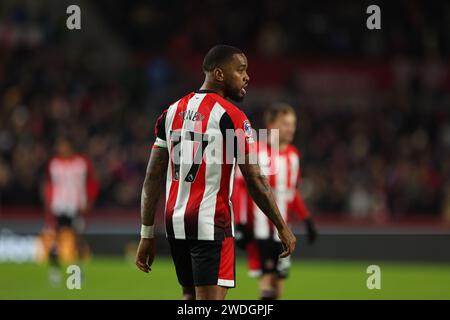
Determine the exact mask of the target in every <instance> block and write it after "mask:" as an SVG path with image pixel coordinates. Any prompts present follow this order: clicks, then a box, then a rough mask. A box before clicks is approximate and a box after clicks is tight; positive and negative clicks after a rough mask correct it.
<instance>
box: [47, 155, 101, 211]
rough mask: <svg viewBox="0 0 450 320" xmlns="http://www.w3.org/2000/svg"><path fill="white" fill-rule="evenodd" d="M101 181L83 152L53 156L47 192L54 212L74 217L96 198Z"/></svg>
mask: <svg viewBox="0 0 450 320" xmlns="http://www.w3.org/2000/svg"><path fill="white" fill-rule="evenodd" d="M97 192H98V183H97V181H96V179H95V174H94V170H93V167H92V164H91V162H90V161H89V160H87V159H86V158H85V157H83V156H81V155H74V156H71V157H66V158H63V157H53V158H52V159H50V161H49V163H48V167H47V177H46V187H45V195H46V201H47V204H48V206H49V209H50V211H51V213H52V214H53V215H62V214H64V215H67V216H72V217H73V216H75V215H76V214H78V212H79V211H81V210H84V209H85V208H86V206H87V203H88V201H89V200H91V199H93V198H95V197H96V195H97Z"/></svg>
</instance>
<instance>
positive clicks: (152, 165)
mask: <svg viewBox="0 0 450 320" xmlns="http://www.w3.org/2000/svg"><path fill="white" fill-rule="evenodd" d="M166 170H167V151H165V150H164V149H161V150H160V149H153V151H152V154H151V156H150V160H149V164H148V167H147V172H146V175H145V180H144V185H143V187H142V193H141V223H142V224H143V225H146V226H152V225H153V224H154V221H155V215H156V209H157V205H158V201H159V198H160V196H161V193H162V186H163V183H164V178H165V175H166Z"/></svg>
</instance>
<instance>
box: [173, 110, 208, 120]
mask: <svg viewBox="0 0 450 320" xmlns="http://www.w3.org/2000/svg"><path fill="white" fill-rule="evenodd" d="M178 115H179V116H180V117H182V118H183V120H191V121H202V120H203V119H204V118H205V116H204V115H202V114H201V113H200V112H197V111H195V112H194V111H192V110H187V111H182V112H180V113H179V114H178Z"/></svg>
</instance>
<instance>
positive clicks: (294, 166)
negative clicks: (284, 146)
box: [289, 152, 300, 190]
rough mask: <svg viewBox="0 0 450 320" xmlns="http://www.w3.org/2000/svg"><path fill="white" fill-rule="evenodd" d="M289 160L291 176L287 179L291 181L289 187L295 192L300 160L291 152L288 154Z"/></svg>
mask: <svg viewBox="0 0 450 320" xmlns="http://www.w3.org/2000/svg"><path fill="white" fill-rule="evenodd" d="M289 160H290V162H291V176H290V177H289V179H291V186H292V188H293V189H294V190H295V189H296V188H297V176H298V170H299V168H300V159H299V157H298V155H297V154H296V153H294V152H291V153H290V154H289Z"/></svg>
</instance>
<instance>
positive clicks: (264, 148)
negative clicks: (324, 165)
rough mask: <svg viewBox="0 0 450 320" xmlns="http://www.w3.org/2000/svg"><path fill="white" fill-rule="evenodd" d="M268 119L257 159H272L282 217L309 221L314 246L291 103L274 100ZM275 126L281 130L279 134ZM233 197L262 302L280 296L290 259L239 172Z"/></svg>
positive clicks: (243, 245)
mask: <svg viewBox="0 0 450 320" xmlns="http://www.w3.org/2000/svg"><path fill="white" fill-rule="evenodd" d="M264 118H265V119H264V120H265V125H266V128H267V129H268V141H267V144H260V146H259V148H258V157H259V160H260V162H261V163H263V162H265V161H268V160H270V167H264V166H262V167H263V168H265V169H266V170H264V172H265V174H267V175H268V179H269V182H270V185H271V187H272V188H273V190H274V192H275V197H276V201H277V205H278V207H279V208H280V212H281V215H282V216H283V219H285V220H286V221H287V222H288V223H289V222H290V220H291V214H292V213H295V214H296V215H297V217H298V218H299V219H300V220H301V221H303V222H304V223H305V226H306V231H307V237H308V242H309V243H310V244H311V243H313V242H314V241H315V239H316V236H317V233H316V229H315V226H314V223H313V221H312V218H311V215H310V213H309V211H308V209H307V208H306V206H305V203H304V201H303V199H302V197H301V194H300V183H301V171H300V152H299V151H298V150H297V148H296V147H294V146H293V145H292V144H291V143H292V140H293V138H294V135H295V131H296V126H297V118H296V114H295V111H294V109H293V108H292V107H291V106H289V105H287V104H276V105H274V106H272V107H271V108H269V109H268V110H267V111H266V113H265V117H264ZM273 129H275V130H278V135H276V134H275V133H274V131H272V130H273ZM275 140H277V141H275ZM261 143H262V141H261ZM275 143H279V149H278V151H279V152H276V149H275V148H274V147H273V146H275ZM265 163H269V162H265ZM275 166H276V167H275ZM274 169H275V170H274ZM232 201H233V207H234V209H235V211H234V212H235V220H236V224H237V227H236V230H237V235H236V238H237V241H236V242H237V246H238V247H240V248H242V249H245V250H246V251H247V256H248V267H249V274H250V275H251V276H259V277H260V281H259V286H260V297H261V299H264V300H270V299H279V298H280V297H281V295H282V292H283V285H284V283H283V280H284V279H286V278H287V276H288V272H289V267H290V259H289V257H286V258H281V259H280V258H279V255H280V253H281V251H282V247H281V244H280V240H279V238H278V236H277V234H276V233H274V232H273V231H274V228H273V225H272V224H271V223H270V221H269V220H268V219H267V218H266V217H265V216H264V215H263V214H262V212H261V210H260V209H259V208H258V206H257V205H256V204H255V203H254V202H253V201H252V200H251V198H250V197H249V195H248V192H247V190H246V188H245V184H244V183H243V176H242V174H241V173H240V171H239V170H237V172H236V176H235V187H234V193H233V196H232Z"/></svg>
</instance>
